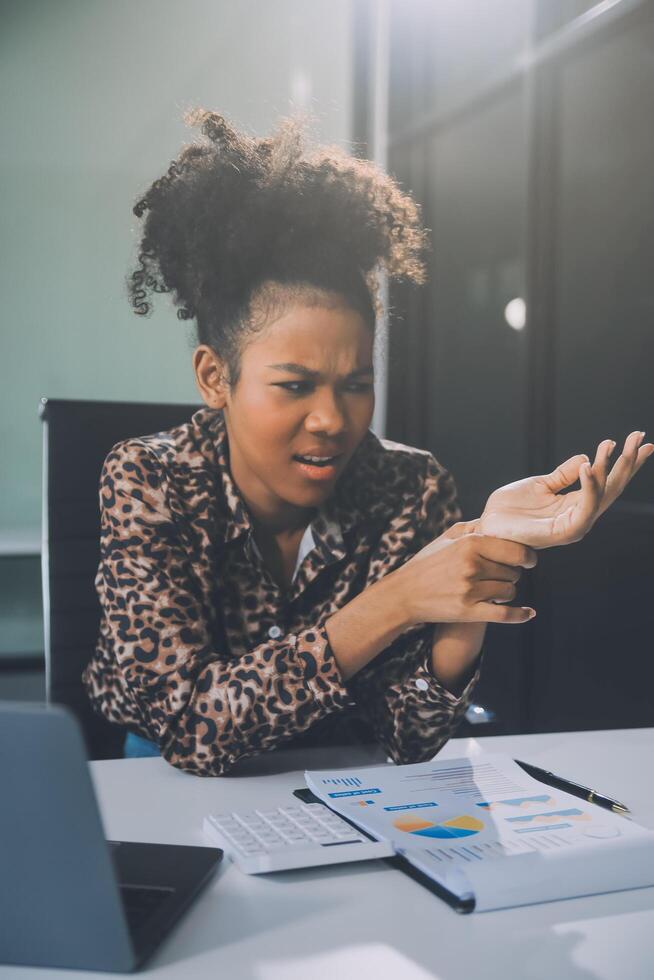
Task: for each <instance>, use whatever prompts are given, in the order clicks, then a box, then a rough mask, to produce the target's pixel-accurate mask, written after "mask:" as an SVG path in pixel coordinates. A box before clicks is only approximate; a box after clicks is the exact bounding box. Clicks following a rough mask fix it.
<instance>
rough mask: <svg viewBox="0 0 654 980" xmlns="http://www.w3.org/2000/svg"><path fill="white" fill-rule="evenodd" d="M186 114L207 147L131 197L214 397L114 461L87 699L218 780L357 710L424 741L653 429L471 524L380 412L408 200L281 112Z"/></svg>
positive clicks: (138, 307) (438, 729)
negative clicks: (384, 431)
mask: <svg viewBox="0 0 654 980" xmlns="http://www.w3.org/2000/svg"><path fill="white" fill-rule="evenodd" d="M191 121H192V122H194V123H196V124H200V125H201V129H202V134H203V136H204V140H201V141H199V142H196V143H194V144H192V145H190V146H188V147H187V148H185V149H184V151H183V152H182V153H181V154H180V156H179V158H178V160H176V161H173V163H172V164H171V166H170V168H169V170H168V173H167V175H166V176H164V177H163V178H161V179H160V180H157V181H155V183H154V184H153V185H152V187H151V188H150V189H149V190H148V192H147V193H146V194H145V196H144V197H143V198H142V199H141V200H140V201H139V202H138V203H137V205H136V207H135V209H134V210H135V213H136V215H137V216H139V217H142V216H143V215H144V214H146V212H147V217H146V219H145V225H144V230H143V237H142V241H141V246H140V251H139V261H138V267H137V269H136V270H135V272H134V273H133V274H132V276H131V280H130V295H131V301H132V304H133V306H134V309H135V311H136V312H137V313H140V314H147V313H149V312H150V303H149V298H148V297H149V295H150V294H151V293H153V292H154V293H156V292H171V293H172V294H173V299H174V302H175V303H176V305H177V306H178V316H179V317H180V318H181V319H188V318H195V319H196V321H197V329H198V346H197V348H196V350H195V353H194V355H193V367H194V371H195V377H196V381H197V385H198V388H199V391H200V394H201V395H202V399H203V401H204V403H205V406H206V407H205V408H203V409H201V410H199V411H198V412H196V413H195V414H194V415H193V418H192V419H191V421H190V422H189V423H187V424H185V425H182V426H179V427H177V428H175V429H173V430H171V431H169V432H160V433H157V434H155V435H151V436H145V437H143V438H136V439H130V440H128V441H126V442H123V443H119V444H118V445H116V446H114V448H113V450H112V451H111V453H110V454H109V456H108V457H107V460H106V462H105V466H104V469H103V473H102V477H101V508H102V556H101V563H100V567H99V570H98V576H97V581H96V584H97V588H98V592H99V596H100V601H101V606H102V624H101V631H100V637H99V641H98V646H97V650H96V654H95V657H94V658H93V660H92V661H91V663H90V664H89V666H88V668H87V670H86V671H85V674H84V681H85V684H86V687H87V690H88V693H89V696H90V698H91V699H92V701H93V703H94V705H95V706H96V708H97V709H98V710H99V711H100V712H102V714H103V715H104V716H105V717H106V718H108V719H109V720H110V721H113V722H116V723H118V724H120V725H122V726H125V727H126V728H127V729H128V731H129V732H130V735H129V737H128V751H130V752H132V751H134V748H133V746H134V745H135V744H136V745H137V749H136V751H141V749H139V748H138V745H139V743H140V745H141V748H142V747H143V744H144V740H146V741H145V748H146V750H147V749H148V747H149V749H150V751H152V752H155V753H157V754H159V753H161V754H162V755H163V757H164V758H165V759H167V760H168V761H169V762H170V763H172V764H173V765H175V766H178V767H180V768H182V769H186V770H189V771H191V772H195V773H199V774H203V775H220V774H223V773H226V772H228V771H229V770H230V768H231V767H232V766H233V765H234V764H235V763H236V762H238V760H239V759H242V758H245V757H247V756H251V755H254V754H256V753H259V752H262V751H265V750H269V749H272V748H274V747H276V746H279V745H281V744H283V743H288V741H289V740H291V739H294V738H297V736H299V735H301V734H302V733H306V732H308V731H309V730H311V731H312V732H313V733H315V732H316V731H319V732H320V733H321V735H322V737H323V738H324V737H328V736H329V733H330V732H331V733H332V734H333V732H334V731H336V727H335V726H337V725H338V723H339V722H341V721H342V720H343V719H347V718H354V719H359V720H363V721H364V722H365V723H366V724H367V725H368V726H369V728H371V729H372V731H373V733H374V736H375V737H376V738H377V739H378V740H379V741H380V742H381V743H382V744H383V745H384V746H385V748H386V750H387V751H388V753H389V754H390V755H391V756H392V758H393V759H394V760H395V761H397V762H417V761H420V760H422V759H427V758H429V757H431V756H433V755H434V754H435V753H436V752H437V751H438V749H439V748H440V747H441V746H442V745H443V744H444V742H445V741H446V740H447V739H448V737H449V736H450V734H451V733H452V731H453V729H454V727H455V726H456V723H457V721H458V720H459V718H460V717H461V715H462V713H463V712H464V711H465V709H466V707H467V705H468V704H469V701H470V697H471V693H472V690H473V688H474V685H475V683H476V681H477V678H478V675H479V659H480V651H481V647H482V641H483V637H484V631H485V624H486V623H488V622H496V623H507V624H508V623H522V622H526V621H527V620H528V619H529V618H531V617H532V616H533V615H535V613H534V611H533V610H531V609H525V608H519V607H513V606H511V605H509V603H510V602H511V600H512V599H513V598H514V597H515V594H516V587H515V586H516V582H517V580H518V578H519V577H520V574H521V571H522V569H523V568H529V567H532V566H533V565H534V563H535V561H536V554H535V550H534V549H537V548H541V547H547V546H549V545H554V544H566V543H568V542H570V541H575V540H578V539H579V538H580V537H582V536H583V535H584V534H585V533H586V532H587V531H588V529H589V528H590V526H591V525H592V523H593V521H594V520H595V519H596V518H597V516H599V514H600V513H601V512H602V511H603V510H604V509H606V507H607V506H608V505H609V504H610V503H611V502H612V500H614V499H615V497H616V496H618V495H619V493H620V492H621V491H622V489H623V488H624V486H625V485H626V483H627V482H628V481H629V479H630V478H631V477H632V476H633V474H634V473H635V472H636V471H637V470H638V469H639V467H640V466H641V465H642V463H643V462H644V460H645V459H646V458H647V456H648V455H650V454H651V453H652V451H654V445H652V444H647V445H642V438H643V433H632V434H631V436H629V437H628V439H627V441H626V443H625V448H624V451H623V454H622V456H621V457H620V459H619V461H618V462H617V463H616V465H615V467H614V469H613V470H612V472H611V474H610V475H609V476H607V471H608V458H609V455H610V452H611V448H612V445H613V444H612V443H611V442H610V441H609V440H606V441H605V442H603V443H602V444H600V446H599V448H598V451H597V455H596V458H595V461H594V463H593V465H592V466H591V465H590V463H589V462H588V461H587V458H586V457H585V456H575V457H573V458H572V459H570V460H568V461H567V462H566V463H564V464H563V465H562V466H561V467H559V469H558V470H557V471H556V472H555V473H553V474H550V475H549V476H545V477H536V478H533V479H530V480H523V481H520V482H519V483H517V484H513V485H511V486H509V487H504V488H502V489H500V490H498V491H496V492H495V493H494V494H492V495H491V497H490V498H489V501H488V504H487V506H486V508H485V510H484V513H483V514H482V515H481V517H480V518H479V519H478V520H476V521H472V522H468V523H462V522H461V521H460V520H459V519H460V516H461V515H460V512H459V508H458V505H457V502H456V493H455V488H454V483H453V480H452V478H451V477H450V475H449V474H448V473H447V472H446V471H445V470H444V469H443V467H442V466H441V465H440V464H439V463H438V462H437V461H436V460H435V459H434V457H433V456H432V455H431V454H429V453H427V452H425V451H422V450H419V449H413V448H411V447H408V446H403V445H400V444H397V443H393V442H390V441H387V440H380V439H378V438H377V437H376V436H374V435H373V433H372V432H371V431H370V430H369V425H370V422H371V419H372V414H373V407H374V394H373V345H374V331H375V317H376V313H377V312H378V302H377V296H376V278H375V276H376V273H377V271H378V270H379V268H381V267H384V268H385V269H386V271H387V273H388V275H389V276H390V277H405V278H407V279H410V280H412V281H414V282H416V283H419V282H422V281H423V280H424V265H423V259H422V252H423V249H424V247H425V245H426V239H425V233H424V231H423V229H422V228H421V226H420V221H419V214H418V209H417V207H416V206H415V204H414V203H413V201H412V200H411V198H410V197H408V196H407V195H405V194H403V193H402V192H401V191H400V189H399V187H398V186H397V185H396V184H395V183H394V182H393V181H392V180H391V178H390V177H388V176H387V175H385V174H383V173H382V172H380V171H379V170H378V169H377V168H375V167H374V166H373V165H372V164H370V163H368V162H364V161H360V160H354V159H351V158H349V157H347V156H346V155H345V154H343V153H341V152H340V151H339V150H337V149H334V148H322V149H318V150H316V151H314V152H313V153H306V152H305V151H304V149H303V146H302V140H301V132H300V129H299V127H298V125H297V124H296V123H294V122H292V121H288V120H287V121H285V122H284V124H283V125H282V126H281V127H280V129H279V130H278V132H277V133H276V134H275V135H274V136H273V137H272V138H270V139H251V138H248V137H245V136H244V135H242V134H239V133H238V132H236V131H235V130H234V129H233V128H232V127H230V126H229V125H228V123H227V122H226V121H225V120H224V119H223V118H222V117H221V116H218V115H216V114H214V113H210V112H198V113H196V114H194V116H193V118H192V120H191ZM578 478H579V479H580V481H581V489H580V490H578V491H577V492H574V493H571V494H567V495H564V496H558V495H557V494H558V491H559V490H562V489H563V488H565V487H568V486H570V485H571V484H572V483H574V482H575V481H576V480H577V479H578ZM330 726H331V728H330Z"/></svg>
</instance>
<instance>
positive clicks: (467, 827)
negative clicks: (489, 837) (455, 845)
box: [393, 814, 484, 840]
mask: <svg viewBox="0 0 654 980" xmlns="http://www.w3.org/2000/svg"><path fill="white" fill-rule="evenodd" d="M393 826H394V827H396V828H397V829H398V830H403V831H404V832H405V833H407V834H417V836H418V837H439V838H440V839H441V840H442V839H443V838H449V839H451V838H452V837H471V836H472V835H473V834H478V833H479V831H480V830H483V829H484V825H483V823H482V822H481V820H477V818H476V817H469V816H467V815H465V814H464V815H463V816H461V817H451V818H450V819H449V820H443V821H442V822H441V823H432V822H431V821H430V820H421V819H420V818H419V817H398V819H397V820H394V821H393Z"/></svg>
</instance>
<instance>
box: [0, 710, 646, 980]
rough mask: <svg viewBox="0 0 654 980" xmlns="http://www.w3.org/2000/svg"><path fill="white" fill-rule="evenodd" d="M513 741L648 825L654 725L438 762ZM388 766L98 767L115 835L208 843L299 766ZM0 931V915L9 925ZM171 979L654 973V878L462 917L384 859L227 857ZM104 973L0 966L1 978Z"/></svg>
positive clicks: (329, 756)
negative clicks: (205, 770) (190, 770)
mask: <svg viewBox="0 0 654 980" xmlns="http://www.w3.org/2000/svg"><path fill="white" fill-rule="evenodd" d="M481 746H483V747H484V749H488V750H492V751H500V752H506V753H509V754H511V755H513V756H517V757H518V758H521V759H525V760H526V761H530V762H534V763H536V764H537V765H540V766H542V767H543V768H546V769H551V770H554V771H556V772H558V773H561V774H562V775H566V776H568V777H569V778H571V779H576V780H577V781H579V782H583V783H585V784H586V785H590V786H593V787H594V788H596V789H598V790H600V791H602V792H604V793H606V794H608V795H609V796H612V797H615V798H617V799H619V800H623V801H624V802H625V803H627V805H629V806H631V808H632V810H633V811H634V816H635V818H636V819H637V820H639V821H640V822H641V823H643V824H646V825H647V826H649V827H652V828H654V783H653V780H652V772H653V768H652V758H653V757H654V729H631V730H626V731H620V732H610V731H607V732H589V733H583V732H582V733H574V734H569V733H563V734H553V735H527V736H507V737H503V738H485V739H453V740H452V741H451V742H449V743H448V745H447V746H446V747H445V749H444V750H443V752H442V753H441V757H442V758H445V757H450V758H452V757H455V756H457V755H472V754H474V753H475V752H476V751H478V749H479V747H481ZM378 761H383V758H382V757H381V756H380V755H379V754H376V755H375V754H372V753H371V754H367V755H366V754H365V753H361V754H360V755H358V756H356V757H354V756H353V755H352V753H350V754H349V758H344V757H343V754H342V750H341V752H340V753H339V751H338V750H314V751H313V752H312V753H311V754H309V753H308V752H304V753H302V755H301V756H298V755H297V754H296V753H290V752H289V753H282V754H279V755H278V756H272V757H269V758H262V759H259V760H250V761H249V762H248V763H246V764H245V765H244V766H243V769H242V773H243V774H242V775H239V776H231V777H223V778H220V779H200V778H197V777H195V776H188V775H185V774H184V773H182V772H179V771H178V770H175V769H173V768H172V767H170V766H168V765H167V764H166V763H164V762H162V761H161V760H159V759H133V760H124V761H123V760H120V761H112V762H96V763H93V764H92V771H93V777H94V780H95V784H96V788H97V791H98V796H99V799H100V805H101V809H102V813H103V818H104V821H105V827H106V831H107V835H108V836H109V837H113V838H116V839H119V840H120V839H122V840H143V841H155V842H162V843H179V844H197V843H203V839H202V835H201V831H200V826H201V822H202V817H203V815H204V814H205V813H207V812H210V811H212V810H213V811H215V810H222V809H225V808H227V807H232V808H234V809H237V808H243V807H246V808H251V807H252V806H254V805H257V804H259V803H260V802H261V801H265V802H267V803H272V804H278V803H283V802H285V801H288V799H289V796H290V793H291V791H292V790H293V789H296V788H298V787H301V786H302V785H303V779H302V770H303V769H304V768H305V767H307V768H312V767H313V768H319V767H326V766H328V765H346V764H357V763H363V762H369V763H371V764H372V763H374V762H378ZM0 928H1V924H0ZM145 972H146V974H147V975H148V976H150V975H153V976H156V977H157V978H163V977H166V978H171V980H172V978H174V980H193V978H203V980H205V978H206V980H209V978H211V980H241V978H253V980H323V978H325V980H355V978H356V980H369V978H371V980H387V978H388V980H391V978H392V980H426V978H431V977H436V978H439V980H488V978H493V980H495V978H497V980H541V978H542V980H636V978H637V980H652V978H653V977H654V888H646V889H640V890H637V891H631V892H620V893H614V894H611V895H597V896H592V897H589V898H583V899H573V900H568V901H562V902H552V903H549V904H546V905H534V906H528V907H523V908H519V909H511V910H505V911H497V912H485V913H477V914H473V915H466V916H462V915H458V914H457V913H456V912H454V911H452V909H450V908H449V907H448V906H447V905H446V904H444V903H443V902H441V901H440V900H439V899H438V898H436V897H435V896H434V895H432V894H430V892H428V891H427V890H426V889H424V888H422V887H421V886H420V885H418V884H416V883H414V882H413V881H412V880H411V879H409V878H408V877H406V876H405V875H403V874H402V873H401V872H399V871H394V870H393V869H391V868H388V867H387V866H386V865H385V864H383V863H382V862H377V861H375V862H369V863H368V864H362V865H350V866H347V865H345V866H341V867H339V868H335V869H328V868H321V869H314V870H308V871H299V872H297V871H296V872H284V873H278V874H275V875H270V876H261V877H247V876H245V875H242V874H240V872H239V871H237V870H236V868H234V867H233V866H232V865H228V864H227V863H225V864H224V865H223V866H222V867H221V869H220V870H219V871H218V874H217V875H216V877H215V879H214V881H213V883H212V884H211V885H209V887H208V888H207V889H206V891H205V892H204V893H203V894H202V895H201V896H200V898H199V899H198V901H197V902H196V903H195V905H194V906H193V907H192V908H191V910H190V911H189V913H188V914H187V915H186V917H185V918H184V919H183V920H182V921H181V923H180V924H179V925H178V926H177V928H176V929H175V931H174V932H173V933H172V934H171V935H170V937H169V938H168V940H167V941H166V942H165V944H164V945H163V946H162V947H161V949H160V950H159V952H158V953H157V954H156V955H155V957H154V958H153V960H151V961H150V963H149V964H148V967H147V969H146V971H145ZM100 975H102V976H108V974H90V973H80V972H78V971H63V970H37V969H31V968H17V967H0V980H8V978H9V977H11V980H32V978H34V980H36V978H39V980H41V978H52V980H81V978H83V977H89V976H100Z"/></svg>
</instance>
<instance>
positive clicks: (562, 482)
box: [541, 453, 588, 493]
mask: <svg viewBox="0 0 654 980" xmlns="http://www.w3.org/2000/svg"><path fill="white" fill-rule="evenodd" d="M587 462H588V456H586V454H585V453H581V454H579V455H577V456H571V457H570V459H566V461H565V463H561V464H560V466H557V467H556V469H555V470H553V471H552V472H551V473H546V474H545V475H544V476H543V477H541V479H542V480H543V482H544V483H545V485H546V487H547V489H548V490H551V492H552V493H558V492H559V491H560V490H565V488H566V487H570V486H572V484H573V483H576V482H577V480H578V479H579V470H580V469H581V467H582V466H583V464H584V463H587Z"/></svg>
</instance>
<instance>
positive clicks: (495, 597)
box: [474, 580, 517, 602]
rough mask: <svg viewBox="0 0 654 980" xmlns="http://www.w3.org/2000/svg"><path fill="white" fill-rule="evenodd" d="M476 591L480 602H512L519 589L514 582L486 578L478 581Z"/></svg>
mask: <svg viewBox="0 0 654 980" xmlns="http://www.w3.org/2000/svg"><path fill="white" fill-rule="evenodd" d="M474 591H475V596H476V597H477V599H478V601H479V602H512V601H513V600H514V599H515V596H516V591H517V590H516V587H515V585H514V584H513V582H492V581H490V580H484V581H483V582H478V583H477V585H476V587H475V590H474Z"/></svg>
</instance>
